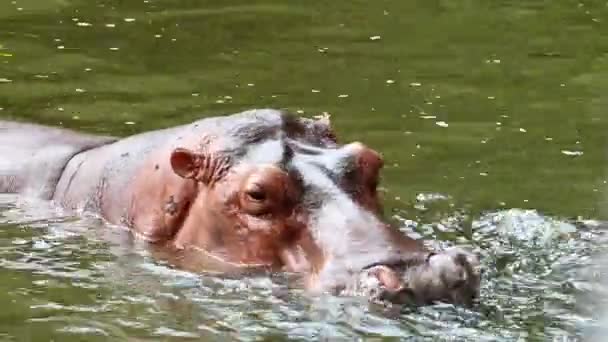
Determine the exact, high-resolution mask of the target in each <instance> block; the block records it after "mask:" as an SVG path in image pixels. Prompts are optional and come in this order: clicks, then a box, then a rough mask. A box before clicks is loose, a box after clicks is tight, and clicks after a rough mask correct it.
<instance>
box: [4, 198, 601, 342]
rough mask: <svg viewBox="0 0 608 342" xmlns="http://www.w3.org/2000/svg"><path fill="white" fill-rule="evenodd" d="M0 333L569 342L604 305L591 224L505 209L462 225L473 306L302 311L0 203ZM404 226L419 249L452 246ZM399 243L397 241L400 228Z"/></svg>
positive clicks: (38, 206)
mask: <svg viewBox="0 0 608 342" xmlns="http://www.w3.org/2000/svg"><path fill="white" fill-rule="evenodd" d="M0 208H2V209H1V211H0V267H1V268H2V270H3V271H2V272H3V279H4V281H3V282H2V284H1V285H0V286H1V287H2V289H1V290H2V292H1V293H3V295H2V296H0V301H1V302H3V303H4V304H5V305H6V306H5V307H8V308H10V310H8V311H3V312H2V313H0V315H2V319H0V322H2V323H0V325H1V331H4V332H6V334H7V335H8V336H12V337H14V338H16V339H18V340H25V339H30V338H31V339H32V340H38V339H40V340H42V339H45V340H46V338H48V337H49V336H53V338H55V339H56V340H62V341H71V340H79V339H81V338H86V339H87V340H95V339H96V338H99V339H100V340H101V339H104V338H108V337H110V338H112V339H119V340H127V339H129V340H137V339H148V338H150V339H155V338H161V337H162V338H167V339H169V340H175V341H177V340H188V339H200V338H209V339H212V340H222V339H226V338H230V339H239V340H253V339H257V338H259V337H260V336H266V337H268V338H271V337H272V338H278V337H285V338H292V339H303V340H310V339H316V338H320V337H334V338H339V337H342V338H344V339H345V340H350V339H352V338H354V337H363V336H368V337H370V336H400V337H412V336H418V337H421V336H426V337H436V338H446V339H447V338H453V339H455V340H459V341H463V340H468V341H483V340H488V341H489V340H492V341H494V340H513V341H514V340H517V339H518V338H524V339H532V340H534V339H542V340H547V339H551V338H555V337H571V338H574V337H577V336H578V337H580V336H583V334H584V333H587V332H591V331H593V330H592V329H595V328H597V327H598V323H597V319H598V310H599V309H600V308H603V307H605V306H606V304H608V303H607V302H608V299H606V298H608V296H606V294H607V293H608V287H605V286H604V285H602V284H601V283H600V280H601V279H600V278H599V271H600V269H599V268H600V264H599V263H597V260H595V257H596V255H597V253H599V252H602V251H603V252H606V248H605V247H603V246H604V245H605V242H606V241H605V240H606V236H605V234H604V233H603V231H602V229H601V225H602V224H603V223H601V222H596V221H585V222H579V221H576V222H566V221H561V220H556V219H553V218H550V217H545V216H541V215H539V214H538V213H536V212H533V211H524V210H518V209H511V210H505V211H500V212H494V213H489V214H487V215H484V216H483V217H479V218H476V219H474V220H473V223H472V230H473V239H472V242H471V243H470V245H472V246H473V247H474V248H475V249H476V250H477V251H478V252H479V253H480V254H481V255H482V257H483V264H484V266H485V267H486V272H485V273H484V280H483V286H482V295H481V298H482V304H481V305H480V306H479V307H478V308H475V309H473V310H466V309H463V308H456V307H453V306H451V305H443V304H438V305H435V306H429V307H423V308H418V309H414V308H399V307H388V308H386V307H380V306H377V305H373V304H369V303H367V302H366V301H365V300H364V299H362V298H349V297H332V296H320V297H310V296H307V295H306V294H305V293H303V291H302V290H300V289H298V288H293V286H290V285H291V284H290V282H289V280H288V279H285V278H283V277H281V275H275V276H272V277H271V276H265V275H260V276H251V277H245V278H242V279H239V278H236V277H229V278H222V277H220V276H212V275H197V274H194V273H189V272H185V271H182V270H179V269H175V268H174V267H172V266H171V265H170V264H167V263H166V262H163V260H161V259H156V258H153V257H152V256H151V255H150V253H149V251H148V250H146V248H144V247H143V246H142V245H141V244H140V243H138V242H137V241H134V240H132V239H131V238H130V236H129V234H128V233H126V232H125V231H122V230H120V229H117V228H115V227H108V226H105V225H104V224H103V223H101V222H100V221H99V220H98V219H96V218H94V217H84V218H76V217H72V216H66V215H65V213H62V211H61V210H58V209H56V208H53V207H52V206H50V205H49V204H47V203H39V202H38V203H28V202H19V201H18V200H17V199H16V198H14V197H12V196H3V197H1V198H0ZM443 222H445V223H443V224H441V227H442V228H441V230H437V229H436V228H437V224H435V225H434V226H435V227H434V228H429V227H425V226H426V224H419V225H417V224H415V222H413V221H409V225H410V226H416V228H414V230H415V233H416V234H419V235H421V236H425V237H427V238H432V237H433V236H436V234H438V233H441V234H447V233H452V234H457V232H458V231H459V230H461V229H462V225H461V224H460V223H458V221H457V220H452V221H451V222H452V223H448V222H450V220H449V218H446V220H443ZM403 227H404V228H403V229H404V231H405V232H406V233H408V232H409V233H412V232H411V231H409V228H407V226H406V225H404V226H403Z"/></svg>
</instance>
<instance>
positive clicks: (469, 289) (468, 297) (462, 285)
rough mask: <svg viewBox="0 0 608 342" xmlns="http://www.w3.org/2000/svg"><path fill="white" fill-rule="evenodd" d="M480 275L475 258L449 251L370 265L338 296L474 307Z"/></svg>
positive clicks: (398, 258)
mask: <svg viewBox="0 0 608 342" xmlns="http://www.w3.org/2000/svg"><path fill="white" fill-rule="evenodd" d="M480 276H481V268H480V265H479V260H478V258H477V256H475V255H474V254H472V253H469V252H467V251H464V250H462V249H459V248H451V249H447V250H445V251H439V252H434V251H429V252H420V253H416V254H411V255H408V256H407V257H405V258H404V257H397V258H392V259H387V260H384V261H380V262H373V263H370V264H368V265H365V266H364V267H362V268H361V270H360V271H359V272H358V273H357V274H356V276H355V277H354V279H353V282H352V283H351V284H350V286H346V287H345V288H343V289H341V291H338V293H340V294H342V295H357V296H365V297H367V298H368V299H369V300H370V301H372V302H381V303H390V304H412V305H417V306H419V305H428V304H433V303H437V302H444V303H451V304H454V305H461V306H465V307H473V306H474V305H475V304H477V303H478V300H479V282H480Z"/></svg>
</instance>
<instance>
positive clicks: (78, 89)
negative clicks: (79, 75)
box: [75, 88, 86, 93]
mask: <svg viewBox="0 0 608 342" xmlns="http://www.w3.org/2000/svg"><path fill="white" fill-rule="evenodd" d="M75 91H76V92H77V93H84V92H85V91H86V90H84V89H82V88H76V89H75Z"/></svg>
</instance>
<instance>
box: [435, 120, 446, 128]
mask: <svg viewBox="0 0 608 342" xmlns="http://www.w3.org/2000/svg"><path fill="white" fill-rule="evenodd" d="M435 125H437V126H439V127H448V123H447V122H445V121H437V122H435Z"/></svg>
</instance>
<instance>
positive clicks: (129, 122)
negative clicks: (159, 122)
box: [125, 121, 135, 125]
mask: <svg viewBox="0 0 608 342" xmlns="http://www.w3.org/2000/svg"><path fill="white" fill-rule="evenodd" d="M125 125H135V121H125Z"/></svg>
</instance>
